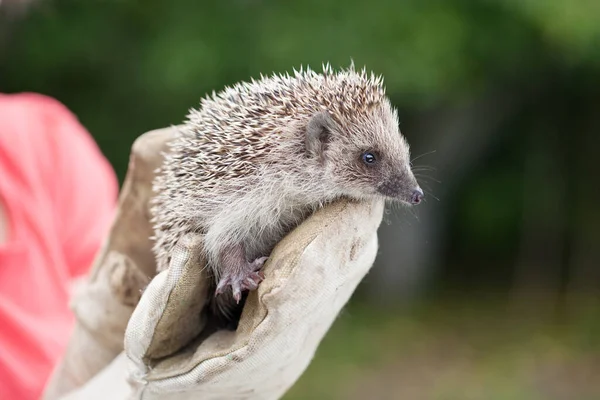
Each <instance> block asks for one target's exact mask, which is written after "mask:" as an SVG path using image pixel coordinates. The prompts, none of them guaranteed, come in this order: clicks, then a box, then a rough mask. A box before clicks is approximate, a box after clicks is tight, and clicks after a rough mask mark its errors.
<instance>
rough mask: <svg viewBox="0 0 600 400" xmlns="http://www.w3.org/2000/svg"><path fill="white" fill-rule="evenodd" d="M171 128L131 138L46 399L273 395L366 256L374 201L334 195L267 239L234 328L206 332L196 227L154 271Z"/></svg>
mask: <svg viewBox="0 0 600 400" xmlns="http://www.w3.org/2000/svg"><path fill="white" fill-rule="evenodd" d="M172 134H173V130H170V129H166V130H160V131H155V132H150V133H147V134H145V135H143V136H142V137H141V138H140V139H138V141H137V142H136V144H135V145H134V147H133V152H132V163H131V164H130V170H129V171H128V178H127V180H126V184H125V186H124V189H123V192H122V197H121V203H120V213H119V216H118V217H117V219H116V221H115V224H114V227H113V230H112V232H111V235H110V237H109V239H108V242H107V246H105V248H104V249H103V251H102V252H101V254H100V255H99V257H98V262H97V263H96V265H95V267H94V269H93V273H92V275H91V277H90V280H89V281H88V283H86V285H85V288H84V290H83V291H82V292H81V294H80V295H79V296H78V297H77V298H76V300H75V301H74V310H75V312H76V315H77V317H78V327H77V329H76V331H75V333H74V336H73V338H72V341H71V343H70V346H69V350H68V351H67V354H66V356H65V359H64V361H63V363H62V364H61V367H59V368H58V369H57V372H56V374H55V375H54V377H53V380H52V381H51V383H50V385H49V386H48V390H47V396H46V397H45V398H46V399H48V400H50V399H52V400H54V399H59V398H63V399H68V400H78V399H86V400H90V399H111V400H113V399H114V400H121V399H123V400H125V399H144V400H146V399H178V400H186V399H203V400H205V399H236V398H240V399H241V398H243V399H278V398H280V397H281V396H282V395H283V394H284V393H285V392H286V391H287V390H288V389H289V388H290V387H291V386H292V385H293V384H294V383H295V381H296V380H297V379H298V378H299V377H300V375H301V374H302V373H303V372H304V370H305V369H306V367H307V366H308V364H309V363H310V360H311V359H312V356H313V354H314V352H315V350H316V348H317V346H318V345H319V343H320V341H321V339H322V338H323V336H324V335H325V333H326V332H327V330H328V329H329V327H330V326H331V324H332V323H333V321H334V320H335V318H336V316H337V314H338V313H339V311H340V309H341V308H342V307H343V306H344V304H346V302H347V301H348V299H349V298H350V296H351V295H352V293H353V291H354V289H355V288H356V286H357V285H358V283H359V282H360V280H361V279H362V278H363V277H364V275H365V274H366V273H367V272H368V270H369V268H370V267H371V265H372V264H373V261H374V259H375V255H376V252H377V228H378V226H379V224H380V222H381V218H382V213H383V202H379V201H376V202H373V203H354V202H349V201H340V202H337V203H335V204H332V205H330V206H328V207H326V208H324V209H322V210H320V211H318V212H317V213H315V214H314V215H313V216H311V217H310V218H308V219H307V220H306V221H305V222H303V223H302V224H301V225H300V226H299V227H297V228H296V229H295V230H293V231H292V232H291V233H290V234H288V235H287V236H286V237H285V238H284V239H283V240H282V241H281V242H280V243H279V244H278V245H277V246H276V247H275V249H274V250H273V252H272V254H271V255H270V257H269V260H268V261H267V263H266V264H265V266H264V268H263V271H264V274H265V280H264V281H263V282H262V283H261V284H260V286H259V288H258V289H257V290H256V291H253V292H251V293H250V294H249V296H248V298H247V300H246V303H245V306H244V310H243V313H242V315H241V318H240V321H239V325H238V327H237V330H236V331H224V330H219V331H214V329H212V325H211V323H210V321H208V320H206V314H205V313H204V312H203V309H204V306H205V299H206V295H207V292H208V283H207V280H206V276H205V275H204V260H203V257H202V237H201V236H200V235H190V236H187V237H184V238H183V239H182V240H181V241H180V243H179V245H178V246H177V249H176V250H175V252H174V254H173V257H172V261H171V264H170V266H169V268H168V269H167V270H165V271H163V272H161V273H160V274H158V275H156V276H154V269H153V268H154V262H153V259H152V256H151V253H150V243H149V241H148V239H147V237H148V236H149V235H150V234H151V227H150V225H149V223H148V214H147V209H148V208H147V204H148V199H149V198H150V196H151V191H150V190H149V189H150V185H151V179H152V176H153V174H152V173H151V172H153V171H154V169H155V168H156V166H157V165H159V164H160V161H161V157H160V155H159V154H160V151H161V149H164V148H165V143H166V141H168V140H169V138H170V137H172ZM151 277H153V279H152V280H151V282H150V283H149V285H148V286H147V287H146V288H145V289H144V290H143V294H142V295H141V298H139V302H137V300H138V297H137V296H138V295H139V291H140V289H142V288H143V286H144V284H145V282H146V279H148V280H149V279H150V278H151ZM123 334H124V336H123ZM123 337H124V340H123ZM123 343H124V348H123V347H121V344H123ZM75 387H79V389H77V390H75V391H72V392H71V393H70V394H69V395H68V396H66V397H60V396H61V395H63V394H65V393H67V392H68V391H70V390H72V389H74V388H75Z"/></svg>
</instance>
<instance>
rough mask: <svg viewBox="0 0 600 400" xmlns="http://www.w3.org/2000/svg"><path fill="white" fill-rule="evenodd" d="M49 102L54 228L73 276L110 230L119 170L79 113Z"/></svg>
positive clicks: (81, 270) (84, 266)
mask: <svg viewBox="0 0 600 400" xmlns="http://www.w3.org/2000/svg"><path fill="white" fill-rule="evenodd" d="M37 97H38V98H39V100H40V101H41V102H43V103H45V104H43V106H44V107H45V110H44V111H46V112H45V113H44V114H45V116H46V118H47V120H46V124H45V125H46V127H47V128H48V129H47V138H46V140H47V141H48V145H49V148H51V149H52V153H53V154H52V157H51V158H50V165H48V167H49V170H50V171H52V173H51V174H45V176H46V182H47V183H48V184H49V185H50V187H49V188H48V189H49V191H50V193H51V196H52V198H53V204H54V209H55V216H56V218H57V221H56V222H57V223H56V226H57V227H58V228H57V230H58V235H59V239H60V243H61V244H62V249H63V253H64V257H65V260H66V263H67V266H68V268H69V273H70V275H71V277H76V276H79V275H81V274H83V273H85V272H87V270H88V268H89V267H90V265H91V263H92V262H93V259H94V257H95V255H96V253H97V251H98V250H99V248H100V246H101V245H102V242H103V240H104V238H105V236H106V234H107V233H108V229H109V227H110V224H111V222H112V218H113V214H114V212H115V207H116V198H117V192H118V182H117V178H116V176H115V173H114V171H113V169H112V167H111V165H110V164H109V162H108V161H107V159H106V158H105V157H104V155H103V154H102V153H101V152H100V149H99V148H98V146H97V145H96V143H95V141H94V140H93V138H92V137H91V136H90V134H89V133H88V132H87V131H86V129H85V128H84V127H83V126H82V125H81V124H80V123H79V121H78V120H77V119H76V117H75V116H74V115H73V114H72V113H71V112H70V111H69V110H68V109H67V108H66V107H64V106H63V105H62V104H60V103H58V102H57V101H55V100H52V99H49V98H46V97H42V96H37Z"/></svg>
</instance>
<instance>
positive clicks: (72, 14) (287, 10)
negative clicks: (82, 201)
mask: <svg viewBox="0 0 600 400" xmlns="http://www.w3.org/2000/svg"><path fill="white" fill-rule="evenodd" d="M13 2H14V0H13ZM3 4H4V5H3V6H0V35H1V36H0V91H2V92H21V91H35V92H41V93H45V94H48V95H50V96H53V97H55V98H57V99H59V100H60V101H62V102H63V103H65V104H66V105H67V107H69V108H70V109H71V110H72V111H73V112H75V114H76V115H77V116H78V117H79V118H80V120H81V121H82V123H83V124H84V125H85V126H86V127H87V128H88V129H89V131H90V132H91V133H92V134H93V135H94V137H95V138H96V140H97V141H98V143H99V144H100V146H101V148H102V150H103V151H104V153H105V154H106V155H107V156H108V158H109V159H110V160H111V162H112V163H113V165H114V167H115V169H116V171H117V173H118V174H119V176H120V178H122V177H123V176H124V173H125V171H126V168H127V161H128V154H129V149H130V146H131V144H132V142H133V140H134V139H135V138H136V137H137V136H138V135H140V134H142V133H143V132H145V131H148V130H151V129H156V128H160V127H163V126H167V125H170V124H177V123H179V122H181V121H182V119H183V118H184V117H185V114H186V113H187V110H188V109H189V108H191V107H194V106H196V105H197V104H198V102H199V100H200V97H202V96H204V95H205V94H207V93H210V92H212V91H213V90H220V89H221V88H222V87H223V86H225V85H230V84H233V83H235V82H237V81H240V80H247V79H249V78H250V77H257V76H258V75H259V74H260V73H263V74H270V73H272V72H284V71H291V69H292V68H294V67H295V68H298V67H299V66H300V65H310V66H312V67H316V68H319V67H320V65H321V63H323V62H331V64H332V65H333V66H338V67H344V66H348V65H349V63H350V61H351V59H353V60H354V62H355V64H356V65H357V66H363V65H366V67H367V68H368V69H371V70H373V71H375V72H376V73H378V74H382V75H384V77H385V81H386V85H387V92H388V94H389V96H390V97H391V99H392V101H393V103H394V105H395V106H397V107H398V109H399V111H400V119H401V127H402V129H403V131H404V133H405V134H406V135H407V136H408V138H409V142H411V144H413V143H414V144H415V146H414V148H415V149H417V151H420V152H429V151H430V150H436V149H438V146H439V145H440V143H443V141H444V139H445V137H444V136H443V134H445V132H442V133H443V134H442V135H441V137H435V136H431V135H428V132H427V129H423V130H422V131H420V132H419V128H418V127H420V126H421V127H422V126H427V122H434V123H437V124H438V125H439V126H440V127H441V130H442V131H443V130H444V129H445V127H446V124H447V123H448V124H449V122H448V121H449V120H452V117H453V116H456V115H458V114H459V113H460V112H463V113H464V110H465V109H466V110H469V109H468V106H469V105H473V104H475V105H478V104H484V103H486V101H488V100H490V99H489V98H490V97H492V100H494V99H495V97H496V95H495V93H500V94H502V95H503V96H504V97H503V98H502V99H501V100H502V101H499V102H498V104H499V105H498V106H496V103H494V102H491V103H490V102H489V101H488V103H490V104H492V106H490V107H488V108H487V109H485V108H484V110H485V111H484V112H485V114H484V115H480V112H479V111H477V108H474V109H473V110H475V111H471V112H466V113H465V115H463V116H462V117H461V116H460V115H459V117H460V118H458V117H457V119H458V120H461V118H462V120H464V121H465V122H464V123H463V124H462V125H459V128H458V129H456V130H457V131H461V130H462V129H463V128H464V129H470V130H471V131H470V133H469V135H470V136H468V137H462V138H460V139H455V138H454V137H453V136H452V137H450V141H452V140H460V143H458V144H457V147H458V149H459V151H458V157H455V158H454V159H452V160H451V161H450V164H449V165H448V164H446V165H445V167H444V170H442V171H440V170H438V171H434V172H432V173H431V174H430V175H431V178H432V179H431V180H430V181H429V183H431V191H433V192H434V195H435V194H439V193H440V192H441V193H442V194H439V196H440V197H441V199H440V201H439V202H438V203H435V205H434V207H436V208H438V209H440V210H443V211H442V212H440V213H439V214H438V217H437V218H438V220H436V221H434V222H435V224H436V225H439V226H441V227H442V228H441V229H443V236H444V238H445V244H444V246H443V248H442V249H441V250H440V251H439V252H440V253H443V255H442V256H441V259H442V260H443V261H442V264H443V265H440V266H439V269H436V270H435V271H434V272H435V274H436V284H438V288H441V289H448V287H455V288H456V287H457V288H458V291H459V293H461V295H463V294H464V293H465V289H466V288H470V289H473V288H475V289H478V290H480V291H485V289H483V288H482V286H481V285H482V282H487V283H491V287H492V288H493V289H494V290H495V288H494V286H505V284H506V285H508V286H509V287H512V288H513V289H514V290H515V291H516V292H518V291H519V287H520V286H522V285H523V284H524V285H525V286H527V285H533V286H535V285H537V284H543V283H544V282H545V283H546V284H547V287H551V288H552V290H559V291H565V292H569V290H570V294H569V296H564V298H563V297H561V296H558V297H551V298H545V299H543V300H539V301H537V302H535V301H533V302H531V301H525V302H518V303H517V304H518V305H519V306H518V307H517V312H515V310H513V309H507V308H506V307H507V306H506V304H507V303H510V302H503V303H502V304H503V305H501V306H500V305H495V304H491V303H490V302H488V301H484V300H482V299H481V298H480V297H477V295H473V294H472V295H471V297H470V301H463V302H462V303H461V302H458V303H457V302H456V301H454V302H453V301H450V300H446V299H442V300H440V301H437V302H434V303H433V305H429V306H423V308H422V309H421V310H397V309H393V308H392V309H369V308H368V307H370V306H367V304H368V303H367V302H364V298H363V297H361V296H360V293H359V295H358V296H355V299H356V302H357V303H359V304H360V305H355V306H353V307H350V308H349V309H348V311H347V312H346V314H344V315H342V316H341V317H340V319H339V320H338V321H337V323H336V324H335V326H334V328H333V330H332V331H331V333H330V334H329V335H328V337H327V338H326V340H325V342H324V344H323V346H322V347H321V348H320V350H319V351H318V354H317V358H316V360H315V363H314V364H312V365H311V366H310V368H309V370H308V371H307V373H306V375H305V376H304V377H303V378H302V379H301V380H300V381H299V382H298V384H297V386H296V387H295V388H294V389H293V390H292V391H291V393H290V394H289V396H288V397H287V398H288V399H290V400H291V399H305V398H317V399H319V398H327V399H335V398H344V399H359V398H377V399H396V398H407V399H415V400H418V399H439V400H453V399H461V400H469V399H491V400H495V399H498V400H500V399H511V400H512V399H524V400H525V399H527V400H536V399H540V400H542V399H544V400H546V399H578V400H579V399H581V400H587V399H589V400H591V399H597V398H600V390H599V386H598V384H597V382H595V379H594V378H595V376H594V374H595V375H596V376H597V374H598V371H600V359H599V358H598V354H600V343H599V342H598V338H599V337H600V335H598V333H600V332H599V326H598V314H597V310H598V304H597V303H596V302H592V301H590V300H589V299H584V300H581V301H580V302H579V303H578V304H580V305H584V306H585V307H584V309H585V310H587V309H589V310H591V311H589V312H588V311H585V312H583V311H581V310H582V309H581V308H577V307H576V308H577V310H579V311H573V310H568V311H565V310H562V311H561V310H559V309H557V308H555V307H558V306H557V304H563V303H564V301H563V300H564V299H565V298H566V299H571V298H572V296H573V294H574V293H579V292H580V290H581V288H583V287H586V285H591V286H592V287H593V288H595V290H596V291H595V292H592V295H595V296H597V294H598V288H600V285H599V283H600V274H599V273H598V269H599V268H598V267H599V264H600V252H599V250H598V241H599V240H600V208H598V203H599V202H600V196H599V193H598V189H597V182H598V179H599V177H600V167H599V166H598V163H597V157H598V156H597V148H598V146H599V145H600V143H599V140H600V136H599V135H598V132H599V131H600V114H598V110H599V109H600V23H598V16H600V2H599V1H594V0H570V1H565V0H480V1H472V0H431V1H419V0H377V1H359V0H346V1H334V0H322V1H317V0H306V1H274V0H222V1H198V0H173V1H170V2H167V1H158V0H144V1H141V0H104V1H102V0H93V1H86V2H82V1H75V0H55V1H51V0H45V1H42V0H39V1H38V2H34V3H32V5H31V7H30V8H29V9H28V10H27V12H26V13H15V12H14V10H15V9H14V8H10V7H7V2H6V1H5V2H4V3H3ZM2 7H4V8H2ZM11 11H13V12H11ZM503 91H504V92H503ZM490 93H491V94H490ZM498 97H500V96H498ZM501 106H508V107H510V106H513V107H515V108H516V109H515V110H513V112H512V113H511V114H510V115H508V116H504V117H503V118H504V119H500V121H497V120H496V118H498V117H497V116H495V115H494V112H495V111H497V108H500V107H501ZM438 110H443V111H444V110H445V111H447V113H446V114H448V115H449V116H448V115H446V114H443V115H445V116H444V117H440V114H439V113H436V111H438ZM448 135H450V133H448ZM486 135H487V136H491V137H493V141H492V140H489V143H491V144H489V145H487V147H485V148H484V147H482V149H478V150H477V151H478V152H481V153H483V154H481V156H480V157H479V158H476V159H475V160H471V161H469V162H470V164H469V163H467V160H466V158H467V157H466V154H467V153H468V152H467V151H466V150H468V148H469V147H470V146H474V143H479V141H480V140H481V139H482V138H483V137H484V136H486ZM443 157H446V155H445V154H444V152H442V151H438V152H437V153H435V154H433V155H429V156H428V157H427V158H423V159H421V160H420V161H424V162H427V163H431V164H436V161H435V160H438V159H442V158H443ZM463 158H464V159H463ZM463 162H464V163H465V165H467V164H468V165H467V166H466V167H465V168H464V169H465V172H464V173H461V172H459V171H461V163H463ZM442 164H443V163H442ZM440 175H444V178H443V179H442V178H440V177H439V176H440ZM454 176H458V178H454ZM436 178H439V179H441V180H442V182H441V183H437V182H436ZM452 178H454V179H452ZM425 182H427V181H425ZM417 216H418V214H417ZM413 221H414V219H413ZM419 223H421V224H424V223H425V221H423V222H421V221H419ZM417 224H418V223H417V222H415V223H414V224H413V225H412V226H411V227H410V228H409V229H416V228H415V225H417ZM424 251H429V250H428V249H427V248H426V249H425V250H424ZM436 252H437V250H436ZM408 259H411V258H410V257H409V258H408ZM369 279H370V277H367V280H369ZM570 285H573V286H570ZM594 285H595V286H594ZM542 286H543V285H542ZM567 289H568V290H567ZM527 290H529V289H527V288H525V291H527ZM442 292H443V291H442ZM488 293H493V290H490V289H488ZM531 293H533V291H531ZM449 297H450V298H451V299H456V298H457V297H460V296H457V295H456V292H453V293H452V294H451V295H449ZM473 299H476V301H474V300H473ZM557 299H558V301H557ZM505 300H506V298H505ZM523 305H528V306H533V308H534V310H533V311H523V310H520V309H519V307H521V306H523ZM544 307H545V308H550V312H548V313H547V314H542V315H541V314H540V309H544ZM556 317H558V318H556ZM596 380H597V379H596ZM400 394H401V395H402V396H403V397H401V396H400Z"/></svg>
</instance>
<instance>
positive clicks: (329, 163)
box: [306, 103, 423, 204]
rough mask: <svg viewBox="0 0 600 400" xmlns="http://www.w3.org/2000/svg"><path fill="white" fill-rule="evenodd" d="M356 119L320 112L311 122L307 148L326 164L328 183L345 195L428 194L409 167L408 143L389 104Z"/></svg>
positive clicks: (413, 200) (400, 197)
mask: <svg viewBox="0 0 600 400" xmlns="http://www.w3.org/2000/svg"><path fill="white" fill-rule="evenodd" d="M353 119H354V120H353V121H342V122H341V123H337V122H335V121H334V119H333V118H332V117H331V115H329V114H328V113H318V114H316V115H314V116H313V117H312V119H311V120H310V122H309V124H308V126H307V131H306V132H307V137H306V148H307V151H308V152H309V154H311V155H312V156H314V157H318V159H319V160H320V162H321V164H322V166H323V167H324V168H325V179H326V180H327V182H325V183H326V184H327V185H328V186H329V187H335V188H336V189H337V191H338V192H339V194H340V195H343V196H349V197H352V198H357V199H365V198H372V197H384V198H386V199H388V200H392V201H400V202H402V203H406V204H419V203H420V202H421V201H422V199H423V192H422V191H421V188H420V187H419V185H418V183H417V180H416V179H415V177H414V175H413V173H412V171H411V168H410V153H409V146H408V144H407V142H406V140H405V138H404V137H403V136H402V135H401V134H400V131H399V129H398V122H397V115H396V112H395V111H394V110H393V109H392V108H391V106H390V105H389V103H385V104H382V105H379V106H377V107H374V108H373V109H372V110H370V112H369V113H368V114H366V115H364V116H361V117H359V118H358V119H357V118H353Z"/></svg>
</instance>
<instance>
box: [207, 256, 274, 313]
mask: <svg viewBox="0 0 600 400" xmlns="http://www.w3.org/2000/svg"><path fill="white" fill-rule="evenodd" d="M267 258H268V257H260V258H257V259H256V260H254V261H252V262H249V263H247V264H246V265H245V266H244V268H242V269H240V270H236V271H234V272H231V273H225V274H223V276H222V277H221V280H219V284H218V285H217V288H216V290H215V296H217V295H219V294H222V293H223V292H224V291H225V288H226V287H227V286H231V291H232V294H233V299H234V300H235V302H236V303H239V302H240V300H241V299H242V291H245V290H256V289H257V288H258V285H259V284H260V283H261V282H262V281H263V279H265V275H264V273H263V272H262V271H260V268H262V266H263V264H264V263H265V261H266V260H267Z"/></svg>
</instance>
